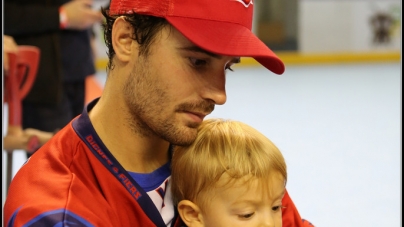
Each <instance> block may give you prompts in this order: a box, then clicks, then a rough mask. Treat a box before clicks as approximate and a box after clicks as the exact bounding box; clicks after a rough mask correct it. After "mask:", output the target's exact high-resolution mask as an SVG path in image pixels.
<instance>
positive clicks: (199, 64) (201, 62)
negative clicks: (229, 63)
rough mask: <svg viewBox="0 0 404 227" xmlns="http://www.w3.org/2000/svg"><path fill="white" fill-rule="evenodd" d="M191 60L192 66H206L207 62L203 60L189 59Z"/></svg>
mask: <svg viewBox="0 0 404 227" xmlns="http://www.w3.org/2000/svg"><path fill="white" fill-rule="evenodd" d="M189 60H190V61H191V63H192V65H194V66H195V67H201V66H204V65H206V61H205V60H201V59H197V58H189Z"/></svg>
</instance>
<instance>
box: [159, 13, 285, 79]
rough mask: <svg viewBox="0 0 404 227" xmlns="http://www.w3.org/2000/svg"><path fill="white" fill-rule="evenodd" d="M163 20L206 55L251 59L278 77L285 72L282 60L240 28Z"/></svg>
mask: <svg viewBox="0 0 404 227" xmlns="http://www.w3.org/2000/svg"><path fill="white" fill-rule="evenodd" d="M165 18H166V19H167V21H168V22H169V23H170V24H171V25H173V26H174V27H175V28H176V29H177V30H178V31H180V32H181V33H182V34H183V35H184V36H185V37H186V38H188V39H189V40H190V41H191V42H193V43H194V44H195V45H197V46H199V47H201V48H203V49H205V50H207V51H209V52H212V53H215V54H220V55H226V56H239V57H253V58H254V59H255V60H257V61H258V62H259V63H260V64H262V65H263V66H264V67H265V68H267V69H269V70H271V71H272V72H273V73H276V74H279V75H280V74H282V73H283V72H284V71H285V66H284V64H283V62H282V61H281V59H279V57H278V56H276V54H275V53H274V52H272V50H271V49H269V48H268V47H267V45H265V44H264V43H263V42H262V41H261V40H260V39H259V38H258V37H257V36H255V35H254V33H252V32H251V31H250V30H249V29H248V28H246V27H244V26H242V25H238V24H233V23H228V22H219V21H208V20H201V19H194V18H184V17H170V16H167V17H165Z"/></svg>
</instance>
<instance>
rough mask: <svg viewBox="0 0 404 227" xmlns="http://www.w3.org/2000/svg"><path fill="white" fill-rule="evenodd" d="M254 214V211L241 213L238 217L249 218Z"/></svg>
mask: <svg viewBox="0 0 404 227" xmlns="http://www.w3.org/2000/svg"><path fill="white" fill-rule="evenodd" d="M253 215H254V213H251V214H239V215H238V217H239V218H243V219H248V218H251V217H252V216H253Z"/></svg>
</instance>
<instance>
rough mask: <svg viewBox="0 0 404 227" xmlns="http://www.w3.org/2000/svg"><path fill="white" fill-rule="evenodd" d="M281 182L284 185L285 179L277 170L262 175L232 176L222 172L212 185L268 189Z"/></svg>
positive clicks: (225, 188) (227, 187) (215, 186)
mask: <svg viewBox="0 0 404 227" xmlns="http://www.w3.org/2000/svg"><path fill="white" fill-rule="evenodd" d="M276 184H281V185H283V186H285V179H284V177H283V176H282V174H281V173H279V172H278V171H275V170H274V171H272V172H270V173H268V175H266V176H263V177H256V176H253V175H251V174H250V175H246V176H242V177H233V176H232V175H231V174H228V173H226V172H225V173H223V174H222V175H221V177H220V178H219V179H218V181H217V182H215V184H214V187H213V188H216V189H219V190H223V191H225V190H229V189H231V188H239V189H244V190H266V191H267V190H269V189H271V188H272V186H274V185H276Z"/></svg>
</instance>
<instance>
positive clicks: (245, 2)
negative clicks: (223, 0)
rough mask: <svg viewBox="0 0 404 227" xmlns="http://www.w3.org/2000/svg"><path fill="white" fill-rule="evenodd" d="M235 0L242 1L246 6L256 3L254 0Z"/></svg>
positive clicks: (236, 0)
mask: <svg viewBox="0 0 404 227" xmlns="http://www.w3.org/2000/svg"><path fill="white" fill-rule="evenodd" d="M233 1H235V2H240V3H241V4H243V6H244V7H245V8H248V7H249V6H250V5H254V3H253V0H233Z"/></svg>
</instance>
